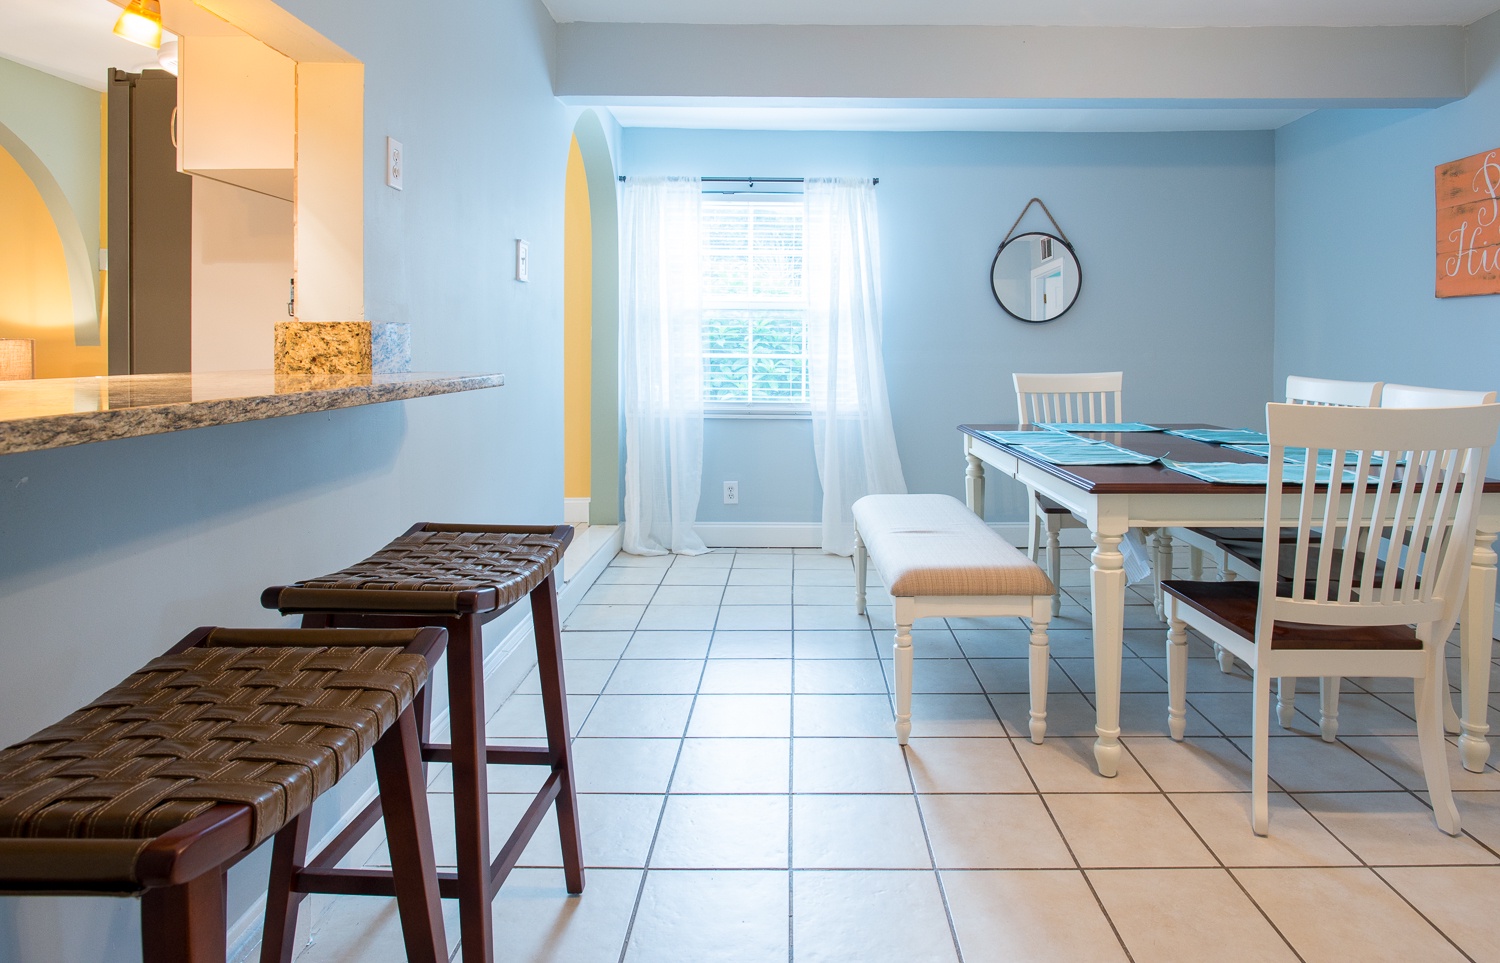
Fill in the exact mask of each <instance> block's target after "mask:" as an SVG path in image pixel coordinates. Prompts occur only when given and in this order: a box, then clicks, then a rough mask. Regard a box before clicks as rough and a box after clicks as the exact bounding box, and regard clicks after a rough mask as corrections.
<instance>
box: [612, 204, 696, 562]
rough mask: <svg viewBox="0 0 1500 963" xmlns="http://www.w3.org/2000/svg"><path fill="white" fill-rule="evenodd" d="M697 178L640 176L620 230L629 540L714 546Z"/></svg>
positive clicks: (661, 547) (638, 551) (639, 545)
mask: <svg viewBox="0 0 1500 963" xmlns="http://www.w3.org/2000/svg"><path fill="white" fill-rule="evenodd" d="M702 198H703V188H702V185H701V184H700V182H699V180H698V178H696V177H671V178H661V177H657V178H649V177H648V178H635V177H632V178H631V179H630V180H629V181H627V182H626V185H625V196H624V217H623V219H622V223H621V229H620V368H621V371H620V380H621V393H622V395H623V404H624V409H625V531H624V549H625V551H627V552H630V553H631V554H633V555H664V554H666V553H668V552H676V553H679V554H684V555H697V554H701V553H703V552H706V551H708V547H707V546H706V545H704V544H703V540H702V539H701V538H699V537H698V533H697V532H696V531H695V530H694V528H693V522H694V520H695V519H696V517H697V514H698V494H699V491H700V490H701V487H702V475H703V343H702V333H701V331H702V311H701V309H700V307H699V300H700V299H699V287H700V272H699V246H698V235H699V226H698V225H699V216H698V215H699V208H700V207H701V206H702Z"/></svg>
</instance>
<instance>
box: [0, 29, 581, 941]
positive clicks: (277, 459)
mask: <svg viewBox="0 0 1500 963" xmlns="http://www.w3.org/2000/svg"><path fill="white" fill-rule="evenodd" d="M281 2H282V5H283V6H285V7H286V8H287V9H288V10H289V11H290V12H291V13H293V14H294V15H296V16H298V17H300V18H301V19H303V20H304V21H306V22H307V23H309V24H310V25H312V26H313V27H314V28H315V29H317V30H319V31H321V32H322V33H323V34H324V35H326V36H327V37H328V38H329V39H331V40H332V41H334V42H335V43H337V44H339V45H341V46H342V47H343V48H344V49H346V50H348V51H349V52H350V53H351V54H353V55H354V56H355V57H358V58H359V59H361V60H362V61H364V63H365V65H366V73H365V84H366V85H365V112H364V132H365V176H364V189H365V279H366V304H367V311H368V316H369V317H370V318H372V319H378V320H390V321H406V322H409V323H410V324H411V340H412V355H413V365H414V367H415V368H418V369H425V370H453V371H460V370H468V371H501V372H504V373H505V375H506V378H507V384H506V386H505V387H503V388H499V389H490V390H486V391H478V392H471V393H466V394H460V395H450V396H445V397H440V398H429V399H420V400H415V401H410V402H399V403H391V404H384V405H374V406H370V407H365V408H356V409H348V410H343V411H336V412H330V413H327V414H315V415H301V416H297V417H293V418H285V419H278V420H274V421H265V422H256V423H250V424H243V425H229V426H223V427H215V428H200V429H196V430H193V431H186V432H181V433H177V434H172V435H164V436H158V437H154V438H142V439H130V440H123V441H113V442H107V443H103V444H93V445H84V446H80V447H77V448H68V449H61V450H57V451H50V452H38V453H32V454H23V455H8V456H3V457H0V627H3V628H0V745H8V744H10V743H12V742H14V741H16V740H18V739H21V738H23V737H25V736H26V735H28V734H29V733H31V732H33V731H35V730H36V729H38V728H41V727H42V726H44V725H47V724H48V723H51V722H54V721H56V720H57V719H58V718H60V717H61V716H62V715H63V714H65V713H66V712H68V711H69V710H71V709H73V708H75V707H77V706H79V705H82V704H84V703H85V702H87V701H88V700H90V699H92V698H94V697H95V696H97V695H98V694H99V693H100V692H102V691H104V690H105V689H106V688H108V687H109V686H110V685H113V684H114V683H115V682H118V681H119V680H120V679H121V678H123V677H124V676H125V675H126V674H128V673H129V672H131V671H132V670H134V669H135V668H137V667H139V666H140V665H142V664H143V663H144V662H146V661H147V659H149V658H151V657H153V656H155V655H157V654H159V653H160V652H161V651H163V650H164V649H165V648H166V647H167V646H168V645H170V644H171V643H173V642H175V641H176V640H177V639H179V638H180V637H181V636H182V635H183V634H185V633H186V632H188V631H190V630H191V629H192V628H193V627H195V626H198V625H206V624H214V623H218V624H229V625H235V624H239V625H268V624H278V623H279V621H280V620H279V619H278V618H276V617H274V616H273V615H271V614H269V613H266V612H265V611H263V610H262V609H261V608H260V606H259V602H258V599H259V594H260V591H261V589H263V588H264V587H266V586H267V585H270V584H273V583H278V582H284V581H288V580H292V579H296V578H301V577H309V576H313V575H317V574H319V573H322V572H327V571H331V570H333V569H335V568H337V567H341V566H343V565H345V564H347V563H349V562H351V561H354V560H356V559H358V558H360V557H362V556H363V555H364V554H366V553H368V552H370V551H372V550H374V549H375V548H378V547H379V546H380V545H381V544H383V543H384V542H385V541H387V540H388V539H390V538H391V537H393V536H395V535H397V534H399V533H400V532H402V531H403V530H405V529H406V528H407V527H408V526H410V525H411V524H412V523H413V522H417V521H422V520H428V519H430V520H436V521H474V522H521V523H542V522H557V521H560V520H561V518H562V503H563V475H562V472H563V444H562V432H563V422H562V398H563V393H562V296H563V284H562V255H563V192H564V183H565V179H564V178H565V172H566V165H567V156H568V145H569V137H570V135H571V132H572V128H573V120H574V118H575V117H576V114H577V111H576V110H570V109H568V108H565V107H564V106H563V105H561V104H560V103H559V102H558V101H557V100H556V98H554V97H553V96H552V90H551V64H550V63H549V58H550V57H551V52H552V50H553V49H554V32H555V25H554V24H553V22H552V20H551V18H550V16H549V15H548V14H547V12H546V10H545V8H544V7H543V6H542V4H541V3H540V2H539V0H510V2H505V3H494V2H490V0H454V2H451V3H443V4H433V5H430V9H428V8H424V10H423V15H422V16H421V17H413V16H411V15H410V14H411V8H410V5H409V4H405V3H403V2H399V0H371V2H369V3H363V4H358V5H351V4H348V3H345V2H342V0H338V2H336V0H281ZM392 25H399V29H396V28H394V27H393V26H392ZM388 134H389V135H391V136H394V137H396V138H397V139H398V140H401V141H402V142H403V143H404V145H405V147H406V150H407V156H408V158H409V165H408V167H407V175H406V189H405V190H404V191H401V192H397V191H392V190H390V189H388V188H387V187H385V185H384V183H383V181H382V179H381V176H380V164H381V158H382V157H383V152H384V139H385V137H386V136H387V135H388ZM516 238H525V239H527V240H528V241H529V242H530V244H531V281H530V283H528V284H521V283H518V282H515V281H513V280H511V276H512V270H511V267H510V265H511V264H512V263H513V259H514V253H513V252H514V244H515V239H516ZM516 614H517V615H519V613H516ZM514 622H515V620H514V619H510V620H509V621H506V620H497V621H495V622H493V623H491V624H490V626H489V627H488V632H487V638H488V640H489V642H490V643H491V644H493V643H494V642H496V641H498V640H499V639H500V638H501V637H503V636H504V634H505V633H506V632H507V631H508V630H509V629H510V628H511V627H512V626H513V625H514ZM360 788H362V787H361V786H359V785H357V784H356V785H348V784H345V785H341V786H340V787H339V789H338V790H335V792H339V793H342V794H343V795H345V796H347V795H349V794H351V793H352V794H355V795H357V794H358V791H359V790H360ZM330 801H331V802H335V803H337V802H338V800H330ZM329 808H330V807H324V809H323V810H322V811H324V812H327V811H329ZM331 808H332V809H333V810H336V809H337V808H338V807H337V805H335V806H333V807H331ZM263 857H264V853H261V854H257V856H256V857H254V858H252V859H251V860H247V861H246V862H245V863H244V864H241V866H240V867H238V868H237V869H236V871H235V872H234V873H233V874H231V888H232V892H231V894H230V906H229V915H230V919H231V920H234V919H236V918H238V917H239V916H240V915H241V914H243V913H244V912H245V911H246V910H247V909H249V908H250V906H251V903H252V900H253V897H254V896H255V895H256V893H257V892H258V891H263V889H264V884H265V876H264V871H265V866H266V863H265V861H264V858H263ZM136 913H137V908H136V905H135V904H134V903H133V902H132V901H129V900H103V901H82V900H71V901H70V900H58V899H53V900H43V899H3V900H0V961H5V963H16V961H22V960H24V961H28V963H29V961H35V960H48V961H57V963H73V961H78V963H106V961H107V963H119V961H124V963H129V961H130V960H132V959H138V956H139V954H138V949H137V947H138V937H137V936H136V934H137V932H138V926H137V924H136Z"/></svg>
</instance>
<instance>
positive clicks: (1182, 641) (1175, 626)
mask: <svg viewBox="0 0 1500 963" xmlns="http://www.w3.org/2000/svg"><path fill="white" fill-rule="evenodd" d="M1175 608H1176V603H1175V602H1172V601H1169V602H1168V603H1167V617H1168V622H1167V732H1169V733H1170V734H1171V736H1172V738H1173V739H1176V740H1177V741H1178V742H1181V741H1182V737H1183V735H1184V734H1185V733H1186V732H1187V623H1186V622H1184V621H1182V620H1181V619H1179V618H1177V613H1176V612H1175V611H1173V610H1174V609H1175Z"/></svg>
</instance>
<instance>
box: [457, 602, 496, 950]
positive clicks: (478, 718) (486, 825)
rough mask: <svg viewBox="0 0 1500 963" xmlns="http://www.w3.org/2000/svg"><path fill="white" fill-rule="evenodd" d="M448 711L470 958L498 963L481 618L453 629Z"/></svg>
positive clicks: (463, 930) (461, 907) (461, 905)
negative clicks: (492, 909) (492, 911)
mask: <svg viewBox="0 0 1500 963" xmlns="http://www.w3.org/2000/svg"><path fill="white" fill-rule="evenodd" d="M448 707H449V708H448V712H449V723H448V725H449V728H450V729H451V730H452V733H453V815H454V824H455V825H454V830H455V836H456V837H457V841H458V919H459V933H460V936H461V938H462V940H463V951H464V960H465V963H475V961H483V963H493V960H494V958H495V946H494V924H493V921H492V918H491V916H490V897H491V896H492V895H493V890H492V889H491V886H490V820H489V808H488V806H489V799H488V793H487V790H488V788H489V773H488V770H487V763H488V760H487V757H486V755H485V745H484V722H485V720H484V646H483V644H482V636H481V634H480V629H479V625H478V623H477V622H476V621H475V620H474V619H472V618H464V619H460V620H459V622H458V624H457V626H456V627H455V628H453V629H450V630H449V635H448Z"/></svg>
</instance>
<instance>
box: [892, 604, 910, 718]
mask: <svg viewBox="0 0 1500 963" xmlns="http://www.w3.org/2000/svg"><path fill="white" fill-rule="evenodd" d="M897 608H898V610H899V608H900V601H899V600H897ZM903 618H904V619H905V620H906V621H904V622H903V621H902V619H903ZM893 658H894V661H895V666H896V744H897V745H901V746H904V745H906V740H907V738H908V737H909V736H910V735H911V670H912V649H911V617H910V616H908V615H906V613H904V612H899V611H898V614H897V616H896V647H895V652H894V656H893Z"/></svg>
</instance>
